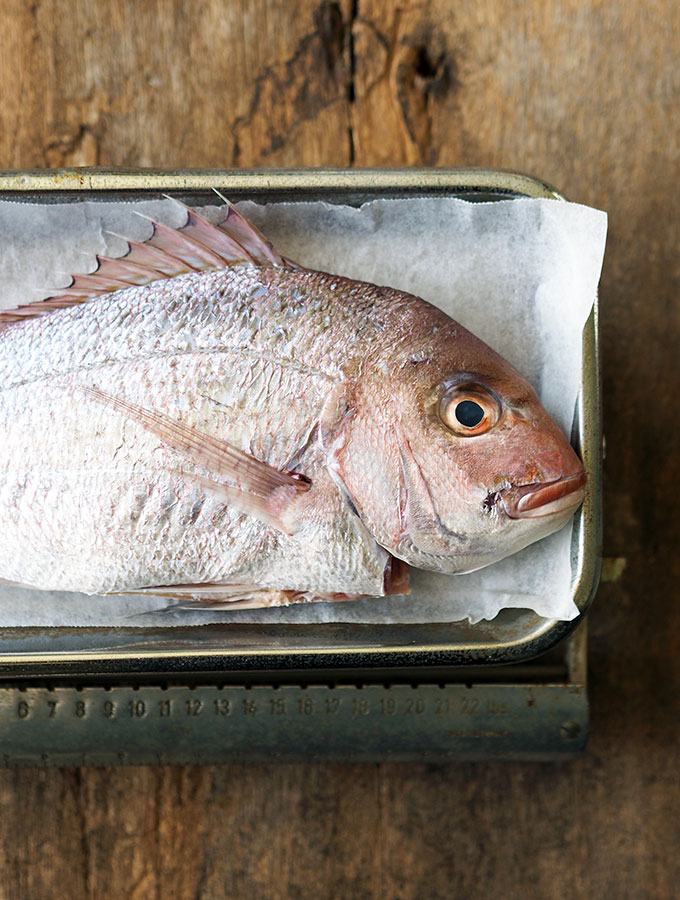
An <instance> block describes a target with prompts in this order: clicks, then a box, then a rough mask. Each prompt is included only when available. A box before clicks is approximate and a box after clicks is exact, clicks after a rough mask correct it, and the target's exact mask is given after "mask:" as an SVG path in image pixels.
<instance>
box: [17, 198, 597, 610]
mask: <svg viewBox="0 0 680 900" xmlns="http://www.w3.org/2000/svg"><path fill="white" fill-rule="evenodd" d="M240 208H241V210H242V211H243V212H244V213H245V215H246V216H248V217H249V218H250V219H251V221H252V222H253V223H254V224H255V225H257V226H258V227H259V228H260V229H261V230H262V231H263V232H264V234H265V235H266V236H267V237H268V238H269V239H270V240H271V241H272V243H273V244H274V246H275V247H276V249H277V250H278V251H279V252H280V253H282V254H283V255H284V256H286V257H289V258H291V259H294V260H296V261H297V262H299V263H301V264H303V265H306V266H309V267H311V268H316V269H322V270H325V271H329V272H333V273H335V274H338V275H346V276H349V277H353V278H359V279H363V280H365V281H372V282H375V283H377V284H383V285H390V286H391V287H394V288H400V289H402V290H406V291H410V292H411V293H414V294H417V295H419V296H421V297H424V298H425V299H427V300H429V301H430V302H432V303H435V304H437V305H438V306H440V307H441V308H442V309H443V310H445V311H446V312H447V313H449V314H450V315H451V316H452V317H453V318H454V319H457V320H458V321H459V322H460V323H461V324H463V325H464V326H465V327H466V328H468V329H469V330H470V331H472V332H474V333H475V334H476V335H478V336H479V337H480V338H482V339H483V340H484V341H486V342H487V343H488V344H489V345H490V346H492V347H493V348H494V349H495V350H498V351H499V352H500V353H501V354H502V355H503V356H505V357H506V359H508V360H509V361H510V362H511V363H513V364H514V365H515V366H516V367H517V368H518V369H519V370H520V371H521V372H522V373H523V374H524V375H525V376H526V377H527V378H528V379H529V381H530V382H531V383H532V384H533V385H534V387H535V388H536V389H537V391H538V393H539V396H540V397H541V400H542V402H543V404H544V405H545V407H546V408H547V409H548V411H549V412H550V413H551V415H552V416H553V417H554V418H555V420H556V421H557V422H558V423H559V424H560V426H561V427H562V429H563V430H564V431H565V432H566V433H567V434H569V433H570V431H571V427H572V422H573V417H574V410H575V404H576V400H577V396H578V392H579V386H580V380H581V362H582V349H581V339H582V331H583V326H584V323H585V321H586V319H587V318H588V315H589V314H590V311H591V309H592V305H593V300H594V297H595V293H596V289H597V283H598V280H599V275H600V269H601V265H602V258H603V254H604V244H605V235H606V228H607V219H606V215H605V213H603V212H600V211H598V210H594V209H590V208H588V207H585V206H581V205H578V204H574V203H565V202H562V201H558V200H532V199H518V200H505V201H497V202H492V203H470V202H467V201H463V200H458V199H453V198H446V197H441V198H421V199H399V200H375V201H372V202H370V203H366V204H364V205H363V206H361V207H360V208H354V207H349V206H336V205H332V204H327V203H285V204H271V205H269V206H258V205H256V204H254V203H250V202H246V203H243V204H240ZM133 211H138V212H142V213H144V214H145V215H149V216H152V217H154V218H158V219H160V220H161V221H164V222H166V223H168V224H173V225H180V224H182V223H183V221H184V217H185V214H184V213H183V211H182V210H181V208H179V207H178V206H177V204H174V203H173V202H172V201H169V200H164V201H147V202H140V203H134V204H132V203H109V202H93V201H87V202H78V203H72V204H56V205H35V204H27V203H13V202H3V203H0V246H1V247H2V250H1V252H0V308H2V307H10V306H14V305H16V304H17V303H25V302H29V301H33V300H39V299H41V298H42V297H44V296H47V295H49V294H50V293H51V292H53V290H54V288H55V287H59V286H63V285H66V284H68V282H69V278H68V274H67V273H71V272H84V271H91V270H92V269H93V268H94V254H95V253H104V254H108V255H114V256H115V255H119V254H120V253H122V252H123V250H124V244H123V242H122V240H121V239H120V238H116V237H115V236H113V235H111V234H110V233H109V232H116V233H118V234H124V235H125V236H126V237H130V238H135V239H144V238H145V237H147V236H148V235H149V234H150V231H151V226H150V225H149V223H148V222H147V221H145V220H144V219H142V218H141V217H139V216H137V215H135V214H134V212H133ZM207 214H208V215H209V216H210V215H213V216H214V218H215V219H219V218H220V217H221V216H220V213H219V210H218V209H217V208H215V209H208V210H207ZM571 530H572V526H571V525H567V526H566V527H565V528H563V529H562V531H560V532H559V533H557V534H554V535H551V536H550V537H548V538H545V539H544V540H542V541H540V542H538V543H537V544H533V545H532V546H530V547H527V548H526V549H525V550H523V551H522V552H520V553H517V554H515V555H514V556H512V557H509V558H508V559H505V560H503V561H501V562H499V563H496V564H495V565H493V566H489V567H487V568H486V569H482V570H480V571H479V572H474V573H472V574H470V575H454V576H447V575H438V574H434V573H428V572H421V571H415V570H414V571H413V573H412V591H411V594H410V595H409V596H408V597H390V598H381V599H371V600H361V601H356V602H351V603H316V604H310V605H307V604H305V605H302V606H293V607H288V608H285V609H269V610H255V611H241V612H236V611H234V612H228V611H216V612H203V611H200V612H186V611H182V612H172V613H168V612H160V611H159V612H154V610H162V609H163V608H165V607H166V606H167V605H168V601H166V600H164V599H162V598H151V597H129V598H120V597H89V596H85V595H82V594H66V593H58V592H54V593H51V592H43V591H35V590H29V589H23V588H15V587H9V586H4V587H0V626H5V627H7V626H31V625H39V626H135V627H140V626H154V627H155V626H158V625H165V626H168V625H196V624H205V623H207V622H239V623H258V622H266V623H269V624H273V623H295V624H301V623H312V622H356V623H366V624H368V623H377V624H380V623H423V622H454V621H459V620H461V619H464V618H467V619H469V620H470V621H471V622H477V621H480V620H481V619H492V618H493V617H494V616H495V615H496V614H497V613H498V611H499V610H501V609H503V608H507V607H512V608H520V609H532V610H534V611H535V612H537V613H538V614H539V615H541V616H544V617H546V618H557V619H572V618H574V617H575V616H576V615H577V612H578V611H577V609H576V606H575V604H574V603H573V600H572V598H571V577H572V573H571V546H570V545H571ZM0 539H1V535H0ZM0 574H1V573H0Z"/></svg>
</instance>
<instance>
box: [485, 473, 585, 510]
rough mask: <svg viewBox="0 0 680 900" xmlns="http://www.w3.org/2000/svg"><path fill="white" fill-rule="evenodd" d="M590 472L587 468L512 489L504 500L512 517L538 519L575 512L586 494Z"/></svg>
mask: <svg viewBox="0 0 680 900" xmlns="http://www.w3.org/2000/svg"><path fill="white" fill-rule="evenodd" d="M585 484H586V474H585V472H584V471H583V470H581V471H580V472H575V473H573V474H572V475H564V476H563V477H562V478H557V479H556V480H555V481H539V482H533V483H532V484H523V485H520V486H517V487H511V488H508V489H507V490H505V491H502V492H501V496H500V499H501V500H502V503H503V507H504V508H505V512H506V513H507V515H508V517H509V518H510V519H538V518H542V517H544V516H551V515H554V514H555V513H563V512H566V511H567V510H571V511H575V510H576V509H577V507H579V506H580V505H581V503H582V502H583V498H584V497H585Z"/></svg>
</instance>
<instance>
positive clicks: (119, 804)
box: [0, 0, 680, 900]
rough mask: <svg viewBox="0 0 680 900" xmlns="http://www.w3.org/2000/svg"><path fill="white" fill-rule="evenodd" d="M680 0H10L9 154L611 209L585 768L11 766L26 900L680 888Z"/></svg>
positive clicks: (9, 829) (6, 46)
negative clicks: (409, 174)
mask: <svg viewBox="0 0 680 900" xmlns="http://www.w3.org/2000/svg"><path fill="white" fill-rule="evenodd" d="M678 35H680V6H678V5H677V4H675V3H673V2H663V0H646V2H643V0H628V2H623V0H618V2H610V3H606V2H591V3H584V2H578V0H561V2H558V0H545V2H540V0H532V2H527V3H502V2H500V0H478V2H476V3H475V4H450V3H446V2H444V0H421V2H412V0H402V2H401V3H399V4H398V5H397V4H392V3H389V2H386V0H354V2H352V0H340V2H326V0H324V2H321V3H318V4H314V3H312V2H309V0H304V2H299V3H297V4H293V3H285V2H282V0H279V2H270V3H267V2H264V0H238V2H227V0H222V2H220V0H196V2H193V3H189V2H184V3H183V2H181V0H147V2H144V3H139V2H134V0H118V2H117V3H116V4H108V3H105V2H95V0H75V2H74V0H33V2H31V3H25V2H21V0H7V2H6V3H5V4H4V5H3V8H2V12H1V13H0V51H1V52H0V97H1V98H2V106H1V113H0V115H1V119H0V121H1V124H2V127H1V128H0V166H3V167H7V168H9V167H22V168H24V167H31V166H73V165H115V166H125V165H142V166H144V165H146V166H220V167H222V166H230V165H234V166H253V165H260V166H261V165H265V166H286V165H321V164H325V165H350V164H352V165H411V164H427V165H477V166H486V167H502V168H511V169H519V170H525V171H527V172H531V173H533V174H536V175H538V176H540V177H542V178H544V179H545V180H547V181H549V182H552V183H553V184H555V185H556V186H557V187H558V188H559V189H561V190H562V191H564V192H565V193H566V194H567V195H568V196H569V197H570V198H572V199H574V200H578V201H582V202H584V203H588V204H591V205H594V206H598V207H601V208H604V209H606V210H608V211H609V214H610V223H611V227H610V237H609V245H608V250H607V257H606V260H605V267H604V274H603V279H602V289H601V304H602V318H601V338H602V357H603V385H604V398H605V431H606V436H607V447H608V456H607V461H606V471H605V513H606V532H605V544H604V554H605V557H606V559H605V579H604V583H603V585H602V587H601V589H600V592H599V595H598V597H597V599H596V602H595V605H594V608H593V611H592V615H591V635H592V639H591V649H590V661H591V671H592V680H591V696H592V719H593V726H592V739H591V741H590V745H589V748H588V751H587V753H586V754H585V755H584V756H583V757H582V758H580V759H578V760H577V761H575V762H571V763H568V764H561V765H548V764H544V765H529V764H493V765H492V764H485V765H481V764H480V765H473V764H466V765H455V766H454V765H451V766H445V767H425V766H406V765H372V766H371V765H324V766H321V765H318V766H309V765H297V766H281V767H268V766H249V767H241V766H222V767H207V768H142V769H99V770H90V769H76V770H68V771H38V770H28V771H2V772H0V836H1V839H0V857H1V859H2V875H3V877H2V879H0V898H3V900H4V898H21V900H25V898H29V897H30V898H38V897H70V898H80V897H93V898H94V897H96V898H99V900H104V898H109V897H110V898H121V897H134V898H153V897H159V898H160V897H163V898H164V900H167V898H173V897H178V898H193V897H196V898H217V897H239V898H240V897H248V898H301V897H313V898H325V897H333V898H352V900H360V898H385V900H396V898H400V900H407V898H414V900H415V898H417V900H437V898H442V900H445V898H446V900H448V898H453V897H456V898H458V897H460V898H466V900H469V898H486V897H498V898H505V900H510V898H518V900H519V898H522V900H523V898H527V897H530V898H533V897H537V898H552V897H555V898H557V897H559V898H563V900H571V898H584V897H586V898H590V897H613V898H628V897H630V898H664V900H665V898H671V897H676V896H678V895H680V870H679V859H680V854H679V853H678V846H679V844H680V828H679V822H680V815H679V809H678V769H679V766H678V763H679V755H678V731H679V729H678V721H679V718H680V702H679V699H678V698H679V692H678V687H679V680H680V679H679V677H678V673H679V668H678V655H679V653H680V604H678V599H679V598H678V593H679V592H678V588H677V584H678V582H677V580H676V579H678V578H679V577H680V554H679V553H678V546H680V528H679V517H678V510H677V506H678V500H679V491H678V461H679V458H680V447H679V441H680V425H679V421H678V419H679V416H678V404H677V402H676V398H677V394H678V389H679V387H680V366H679V362H678V359H679V349H678V348H679V344H678V337H679V335H678V325H679V323H680V306H679V304H678V296H679V294H680V263H679V261H678V260H679V259H680V253H679V246H680V214H679V209H680V204H679V202H678V198H677V192H678V188H679V187H680V183H679V182H680V179H679V176H680V112H679V109H680V104H679V100H680V66H678V55H679V54H680V40H679V38H678Z"/></svg>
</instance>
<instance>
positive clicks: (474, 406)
mask: <svg viewBox="0 0 680 900" xmlns="http://www.w3.org/2000/svg"><path fill="white" fill-rule="evenodd" d="M483 418H484V410H483V409H482V407H481V406H480V405H479V403H475V401H474V400H461V402H460V403H459V404H458V405H457V406H456V419H458V421H459V422H460V424H461V425H464V426H465V427H466V428H474V427H475V425H479V423H480V422H481V421H482V419H483Z"/></svg>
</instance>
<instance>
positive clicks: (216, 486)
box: [83, 388, 311, 534]
mask: <svg viewBox="0 0 680 900" xmlns="http://www.w3.org/2000/svg"><path fill="white" fill-rule="evenodd" d="M83 391H84V392H85V394H87V396H88V397H90V398H91V399H92V400H94V401H95V402H97V403H100V404H103V405H104V406H108V407H109V408H110V409H113V410H114V411H115V412H117V413H119V414H120V415H122V416H125V417H126V418H128V419H132V420H133V421H134V422H137V423H138V424H139V425H141V426H142V428H144V429H146V431H149V432H151V434H155V435H156V436H157V437H158V438H159V439H160V440H161V441H162V442H163V443H164V444H165V445H166V446H168V447H170V448H171V449H172V450H174V451H175V452H176V453H178V454H179V455H180V456H182V457H183V458H184V459H186V460H189V461H191V462H193V463H195V464H196V465H198V466H200V467H201V468H203V469H207V470H208V471H209V472H210V476H204V475H201V474H198V473H182V474H183V477H184V478H185V479H187V480H189V481H194V482H195V483H197V484H199V485H200V486H201V488H202V489H203V490H204V491H205V492H207V493H213V494H214V495H216V496H218V497H219V498H221V499H222V500H223V501H224V502H226V503H229V504H231V505H232V506H235V507H236V508H237V509H240V510H241V511H242V512H245V513H247V514H248V515H251V516H254V517H255V518H257V519H260V520H261V521H263V522H265V523H266V524H268V525H272V526H273V527H274V528H277V529H278V530H279V531H283V532H285V533H287V534H292V533H294V531H295V524H294V522H292V521H291V520H290V517H289V516H286V511H287V509H288V507H289V506H290V504H291V503H292V501H294V500H295V499H296V498H297V497H298V496H299V495H300V494H303V493H305V492H306V491H308V490H309V489H310V487H311V482H310V481H309V479H307V478H305V477H304V476H302V475H298V474H290V473H288V472H281V471H279V470H278V469H274V468H273V467H272V466H270V465H268V464H267V463H265V462H262V461H261V460H259V459H255V457H253V456H250V455H249V454H248V453H244V452H243V451H242V450H238V449H237V448H236V447H232V446H231V445H230V444H227V443H225V442H224V441H220V440H218V439H217V438H214V437H211V436H210V435H208V434H203V433H202V432H200V431H197V430H196V429H194V428H190V427H189V426H187V425H183V424H181V423H180V422H177V421H175V420H174V419H172V418H170V416H166V415H165V414H163V413H159V412H153V411H152V410H148V409H144V407H141V406H138V405H137V404H135V403H131V402H130V401H129V400H123V399H120V398H118V397H112V396H111V395H110V394H106V393H105V392H104V391H100V390H99V389H98V388H83Z"/></svg>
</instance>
